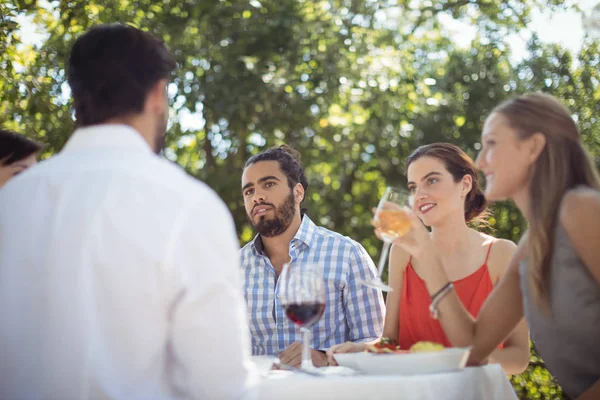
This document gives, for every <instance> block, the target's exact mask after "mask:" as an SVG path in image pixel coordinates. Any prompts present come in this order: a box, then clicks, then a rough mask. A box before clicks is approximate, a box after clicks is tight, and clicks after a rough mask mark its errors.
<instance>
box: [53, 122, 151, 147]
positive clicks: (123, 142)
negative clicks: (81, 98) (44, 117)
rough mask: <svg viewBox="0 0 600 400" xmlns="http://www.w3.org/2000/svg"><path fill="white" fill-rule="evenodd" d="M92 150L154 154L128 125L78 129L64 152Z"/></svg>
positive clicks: (93, 126) (100, 125) (140, 136)
mask: <svg viewBox="0 0 600 400" xmlns="http://www.w3.org/2000/svg"><path fill="white" fill-rule="evenodd" d="M90 148H121V149H129V150H134V151H142V152H149V153H153V152H152V149H151V148H150V146H149V145H148V143H147V142H146V141H145V140H144V138H143V137H142V135H141V133H139V132H138V131H136V130H135V129H133V128H132V127H130V126H128V125H120V124H99V125H91V126H86V127H83V128H78V129H77V130H75V132H73V134H72V135H71V137H70V138H69V140H68V141H67V143H66V144H65V146H64V148H63V151H67V152H70V151H77V150H83V149H90Z"/></svg>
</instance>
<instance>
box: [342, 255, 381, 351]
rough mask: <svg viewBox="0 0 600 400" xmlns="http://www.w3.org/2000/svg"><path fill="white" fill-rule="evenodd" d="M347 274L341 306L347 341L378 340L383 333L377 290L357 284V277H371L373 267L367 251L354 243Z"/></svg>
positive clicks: (360, 278) (379, 291)
mask: <svg viewBox="0 0 600 400" xmlns="http://www.w3.org/2000/svg"><path fill="white" fill-rule="evenodd" d="M348 274H349V276H348V283H347V285H346V287H345V289H344V307H345V309H346V321H347V324H348V330H349V332H350V334H349V340H350V341H352V342H364V341H370V340H374V339H378V338H380V337H381V335H382V334H383V322H384V320H385V304H384V302H383V295H382V293H381V290H379V289H373V288H369V287H367V286H365V285H362V284H361V283H360V280H368V279H373V278H375V277H376V276H377V270H376V268H375V264H373V260H371V257H369V254H368V253H367V251H366V250H365V249H364V247H362V246H361V245H360V244H358V243H356V244H355V245H354V246H353V247H352V253H351V255H350V266H349V271H348Z"/></svg>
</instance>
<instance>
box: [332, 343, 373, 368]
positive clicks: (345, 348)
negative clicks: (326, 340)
mask: <svg viewBox="0 0 600 400" xmlns="http://www.w3.org/2000/svg"><path fill="white" fill-rule="evenodd" d="M366 349H367V343H353V342H346V343H342V344H336V345H335V346H332V347H330V348H329V349H328V350H327V362H328V363H329V365H338V363H337V362H336V361H335V359H334V358H333V355H334V354H336V353H337V354H340V353H360V352H361V351H365V350H366Z"/></svg>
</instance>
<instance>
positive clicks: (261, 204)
mask: <svg viewBox="0 0 600 400" xmlns="http://www.w3.org/2000/svg"><path fill="white" fill-rule="evenodd" d="M260 206H269V207H273V208H276V207H275V204H272V203H258V204H257V205H255V206H254V207H252V214H254V210H255V209H256V207H260Z"/></svg>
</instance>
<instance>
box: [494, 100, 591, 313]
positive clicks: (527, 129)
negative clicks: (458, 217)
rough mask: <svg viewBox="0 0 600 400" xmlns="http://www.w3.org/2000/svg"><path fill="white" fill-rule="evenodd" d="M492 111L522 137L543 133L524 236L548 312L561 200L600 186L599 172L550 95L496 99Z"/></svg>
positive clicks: (539, 298) (537, 292) (537, 291)
mask: <svg viewBox="0 0 600 400" xmlns="http://www.w3.org/2000/svg"><path fill="white" fill-rule="evenodd" d="M492 113H498V114H501V115H502V116H503V117H504V118H506V120H507V121H508V123H509V125H510V126H511V127H512V128H513V129H515V130H516V131H517V134H518V135H519V137H520V138H521V139H526V138H528V137H530V136H531V135H533V134H535V133H541V134H543V135H544V136H545V138H546V144H545V146H544V149H543V150H542V152H541V154H540V155H539V157H538V159H537V160H536V162H535V163H534V165H533V167H532V174H531V183H530V186H529V199H530V204H532V207H531V210H530V216H529V229H528V231H527V233H526V237H525V238H524V239H525V240H526V242H525V245H526V251H527V257H528V261H529V279H530V282H529V284H530V285H531V287H532V289H533V296H534V300H535V302H536V303H537V304H538V305H539V306H540V307H541V308H542V310H544V312H546V313H549V310H550V305H549V304H550V302H549V300H550V298H549V293H550V264H551V262H552V254H553V251H554V232H555V228H556V224H557V220H558V213H559V209H560V204H561V202H562V199H563V197H564V195H565V194H566V192H567V191H569V190H570V189H572V188H574V187H576V186H579V185H583V186H588V187H591V188H594V189H596V190H600V176H599V175H598V171H597V170H596V167H595V166H594V164H593V162H592V160H591V158H590V156H589V155H588V153H587V152H586V150H585V148H584V147H583V144H582V142H581V138H580V135H579V130H578V128H577V125H576V124H575V121H573V118H571V115H570V113H569V111H568V110H567V108H566V107H565V106H563V105H562V104H561V103H560V102H559V101H558V100H557V99H555V98H554V97H552V96H550V95H548V94H543V93H529V94H525V95H522V96H518V97H515V98H513V99H510V100H508V101H506V102H504V103H502V104H500V105H499V106H498V107H496V108H495V109H494V110H493V111H492Z"/></svg>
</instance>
